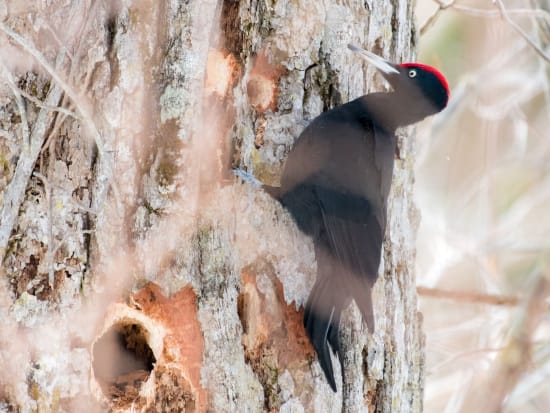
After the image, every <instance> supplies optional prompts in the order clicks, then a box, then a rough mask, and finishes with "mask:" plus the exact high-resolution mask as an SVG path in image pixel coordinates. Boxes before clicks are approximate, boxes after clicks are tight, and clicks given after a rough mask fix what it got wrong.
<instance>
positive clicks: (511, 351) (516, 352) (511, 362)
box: [478, 274, 550, 412]
mask: <svg viewBox="0 0 550 413" xmlns="http://www.w3.org/2000/svg"><path fill="white" fill-rule="evenodd" d="M549 287H550V286H549V283H548V280H547V278H546V277H545V275H544V274H541V275H540V277H539V278H538V279H537V280H536V281H535V282H534V283H533V285H532V287H531V290H530V292H529V295H528V297H527V300H526V301H524V306H525V307H524V308H523V309H522V311H521V312H520V314H519V316H518V319H517V322H516V324H515V326H514V327H513V328H512V332H511V334H510V338H509V340H508V343H507V344H506V346H505V347H504V349H503V351H502V352H501V353H500V354H499V356H498V358H497V359H496V360H495V365H494V367H493V369H492V372H491V374H490V375H489V377H490V378H491V379H490V380H489V381H488V383H487V385H486V386H487V387H486V390H487V391H485V392H482V393H478V394H480V397H481V398H482V399H483V401H482V400H480V402H481V403H480V404H479V405H480V406H483V405H485V408H484V409H483V410H482V411H485V412H500V411H502V407H503V403H504V401H505V399H506V396H507V395H508V394H509V393H510V392H511V391H512V390H513V389H514V388H515V387H516V384H517V383H518V381H519V380H520V379H521V377H522V376H523V374H524V372H525V371H526V370H527V369H528V367H529V364H530V362H531V350H532V340H531V339H532V337H533V335H534V333H535V331H536V328H537V327H538V325H539V323H540V321H541V320H542V318H543V314H544V312H545V307H547V306H548V304H547V302H546V297H547V295H548V290H549ZM478 390H479V389H478ZM481 394H483V395H482V396H481Z"/></svg>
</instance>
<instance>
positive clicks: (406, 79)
mask: <svg viewBox="0 0 550 413" xmlns="http://www.w3.org/2000/svg"><path fill="white" fill-rule="evenodd" d="M348 48H349V49H350V50H352V51H354V52H355V53H358V54H359V55H360V56H361V57H362V58H364V59H365V60H367V61H368V62H369V63H371V64H372V65H374V67H376V69H377V70H378V71H379V72H380V73H381V74H382V76H384V78H385V79H386V80H387V81H388V83H389V84H390V85H391V87H392V88H393V91H394V94H395V96H396V98H397V99H398V100H399V102H401V103H403V105H404V107H405V108H409V110H411V111H412V112H415V114H416V115H417V116H418V117H419V119H418V120H420V119H422V118H425V117H426V116H430V115H433V114H435V113H438V112H440V111H442V110H443V109H444V108H445V107H446V106H447V102H448V101H449V96H450V91H449V84H448V83H447V80H446V79H445V77H444V76H443V75H442V74H441V72H440V71H439V70H437V69H435V68H433V67H431V66H428V65H424V64H421V63H401V64H395V63H392V62H389V61H387V60H386V59H383V58H381V57H380V56H378V55H375V54H374V53H371V52H369V51H367V50H363V49H361V48H359V47H357V46H353V45H351V44H350V45H348Z"/></svg>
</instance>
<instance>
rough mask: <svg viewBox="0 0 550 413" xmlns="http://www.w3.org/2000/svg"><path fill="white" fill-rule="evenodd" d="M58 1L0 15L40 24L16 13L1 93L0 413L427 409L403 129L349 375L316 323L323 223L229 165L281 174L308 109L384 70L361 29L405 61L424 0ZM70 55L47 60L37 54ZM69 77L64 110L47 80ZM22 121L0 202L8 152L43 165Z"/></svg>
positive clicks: (409, 143) (348, 329) (354, 319)
mask: <svg viewBox="0 0 550 413" xmlns="http://www.w3.org/2000/svg"><path fill="white" fill-rule="evenodd" d="M50 3H52V4H51V5H49V7H46V6H45V5H44V6H43V8H42V6H40V5H38V6H22V5H21V4H19V3H18V2H8V3H7V5H6V6H5V10H4V11H2V10H1V9H2V8H1V7H0V13H4V14H3V15H4V23H3V26H2V27H3V28H4V29H7V30H13V31H14V32H16V33H18V34H19V35H20V36H22V37H23V38H24V39H27V40H28V41H29V44H27V45H22V44H21V43H18V42H17V39H15V38H14V37H13V36H11V37H10V36H8V35H9V33H8V32H7V30H4V32H5V33H8V35H6V36H5V37H6V39H7V38H8V37H10V41H9V43H8V42H7V41H5V42H4V46H3V51H4V54H6V53H8V52H9V53H11V56H12V57H13V58H12V60H11V61H9V63H5V65H6V68H5V69H6V70H8V71H9V72H10V73H11V75H12V76H13V77H14V78H15V79H16V82H14V84H15V86H16V87H15V89H10V88H6V87H4V88H3V89H2V90H1V91H0V92H1V95H2V101H1V104H2V108H1V113H2V117H1V120H2V128H3V129H4V133H2V134H1V135H0V149H1V150H2V152H1V158H0V159H1V160H2V163H1V164H0V167H2V168H3V170H4V175H3V176H1V177H0V196H1V198H0V200H2V201H1V202H3V204H2V217H4V216H5V215H4V213H5V212H8V209H10V210H12V209H13V208H16V209H17V211H18V214H17V220H16V222H15V223H14V224H12V225H11V226H12V227H10V225H9V224H8V223H7V221H4V219H3V220H2V222H1V223H0V234H1V233H5V232H7V233H8V234H10V236H9V239H7V238H6V239H7V243H6V246H5V250H4V251H2V256H3V257H4V261H3V266H2V279H3V282H2V289H1V291H2V295H1V296H0V304H1V306H2V312H3V318H4V319H5V320H6V321H5V322H3V324H2V330H3V331H2V334H1V335H0V349H1V353H0V371H2V372H3V373H2V377H0V383H1V384H2V386H1V388H2V389H4V390H0V410H2V409H4V410H8V411H9V410H10V409H11V410H13V411H32V410H37V409H38V410H39V411H85V410H86V411H91V410H92V409H97V410H98V411H101V410H104V409H105V408H111V409H113V410H114V411H130V409H140V410H143V411H163V412H165V411H189V412H193V411H196V412H203V411H215V412H225V411H227V412H235V411H250V412H256V411H281V412H301V411H307V412H310V411H311V412H327V411H343V412H359V411H366V410H365V409H367V408H368V411H376V412H390V411H391V412H415V411H421V410H422V392H423V378H424V370H423V368H424V356H423V348H424V337H423V333H422V331H421V318H420V315H419V313H418V312H417V308H416V307H417V306H416V292H415V288H414V272H413V268H414V236H415V231H416V224H417V221H418V218H417V212H416V210H415V208H414V205H413V202H412V183H413V176H412V164H413V158H414V140H413V138H412V137H411V134H410V130H407V131H403V132H402V134H401V135H400V137H399V151H398V152H399V153H398V154H396V156H397V160H396V171H395V176H394V183H393V189H392V193H391V195H390V203H389V205H390V207H389V225H388V230H387V234H386V242H385V244H384V250H383V265H382V267H381V268H380V277H379V281H378V282H377V283H376V285H375V288H374V290H373V291H374V292H373V297H374V303H375V317H376V324H377V331H376V332H375V333H374V334H373V333H372V332H367V331H366V328H365V326H363V324H362V321H361V316H360V314H359V311H358V309H357V308H356V306H355V305H352V306H351V307H350V308H349V309H348V310H347V312H346V316H345V317H344V322H343V326H342V329H341V338H342V345H343V347H344V351H345V354H346V358H345V360H343V364H344V381H343V383H342V384H343V385H342V386H341V387H339V391H338V393H337V394H334V393H333V392H332V391H330V388H329V386H328V384H327V383H326V381H325V378H324V376H323V374H322V371H321V369H320V367H319V365H318V363H317V361H316V356H315V353H314V351H313V349H312V347H311V345H310V344H309V342H308V340H307V337H306V336H305V332H304V329H303V327H302V321H301V318H302V305H303V304H304V302H305V300H306V299H307V295H308V293H309V289H310V288H311V286H312V284H313V281H314V278H315V271H316V268H315V266H316V264H315V259H314V254H313V248H312V243H311V240H309V239H308V238H307V237H306V236H305V235H303V234H301V233H300V232H299V230H298V229H297V228H296V226H295V225H294V223H293V222H292V219H291V218H290V216H289V215H288V213H287V212H286V211H284V210H283V209H282V208H281V206H280V205H278V204H277V203H276V202H275V201H273V200H272V199H271V198H270V197H269V196H268V195H266V194H264V193H262V192H261V191H260V190H258V189H257V188H254V187H251V186H248V185H246V184H243V183H240V182H237V180H236V179H235V178H234V177H233V176H232V174H231V173H230V172H229V170H230V168H231V167H240V168H245V169H247V170H248V171H250V172H252V173H254V174H255V176H256V177H257V178H258V179H260V180H262V181H263V182H265V183H269V184H277V181H278V177H279V176H280V173H281V168H282V165H283V162H284V159H285V156H286V154H287V153H288V151H289V150H290V149H291V147H292V144H293V142H294V140H295V139H296V138H297V137H298V135H299V134H300V132H301V131H302V130H303V128H304V127H305V126H306V125H307V123H308V122H309V121H310V120H311V119H313V118H314V117H315V116H317V115H318V114H319V113H321V112H322V111H323V110H327V109H329V108H331V107H334V106H335V105H338V104H341V103H344V102H347V101H349V100H351V99H353V98H355V97H358V96H360V95H362V94H364V93H367V92H370V91H373V90H375V89H380V88H382V87H384V86H383V84H382V82H381V81H380V79H379V78H376V79H375V78H374V70H373V68H370V67H368V66H367V65H366V64H365V63H364V62H363V61H361V60H359V59H357V58H356V57H355V56H353V55H352V54H351V53H349V52H348V50H347V48H346V45H347V43H350V42H353V43H356V44H360V45H362V46H363V47H365V48H367V49H369V50H372V51H374V52H376V53H379V54H381V55H383V56H385V57H389V58H391V59H392V60H395V61H405V60H410V59H411V57H412V54H413V52H414V41H415V28H414V24H413V22H412V18H413V10H412V5H411V4H409V3H408V2H406V1H404V0H393V1H389V2H387V1H371V2H359V3H358V2H348V1H343V2H342V1H336V0H324V1H316V0H315V1H314V0H301V1H292V0H286V1H283V0H281V1H265V0H264V1H254V0H241V1H231V0H225V1H213V0H209V1H204V0H201V1H199V0H188V1H172V2H153V1H145V0H143V1H138V0H124V1H120V2H118V3H117V4H116V6H115V5H112V4H111V2H109V1H105V2H78V1H73V2H61V1H53V2H50ZM33 7H34V8H33ZM29 49H34V50H35V51H38V52H39V53H40V56H42V57H43V59H44V61H43V62H42V61H41V60H40V59H39V58H37V57H36V56H34V58H33V59H34V60H33V59H30V58H29V56H30V55H32V53H31V50H29ZM56 58H57V61H58V63H59V62H60V63H59V64H58V65H57V66H55V64H52V63H51V65H52V66H55V70H56V73H57V77H52V75H51V73H50V72H49V71H48V70H47V68H46V67H44V64H43V63H44V62H54V61H55V60H56ZM17 88H19V89H21V90H23V92H25V94H24V95H21V94H20V93H19V94H20V95H21V96H22V97H21V96H19V97H20V98H21V99H26V105H25V106H26V107H21V105H18V102H20V100H18V99H17V93H18V89H17ZM57 88H60V89H61V90H62V91H63V97H62V98H61V101H60V102H59V105H60V106H62V107H63V108H65V109H66V110H65V111H64V112H59V111H55V110H53V109H54V108H52V106H53V105H55V104H57V103H55V102H54V103H52V100H51V99H49V98H48V97H47V96H51V93H53V92H54V91H55V90H57ZM14 92H15V94H14ZM27 95H31V96H32V97H34V98H35V101H36V99H38V100H44V99H46V100H45V103H47V105H48V106H44V105H42V106H39V105H37V104H36V102H35V103H32V101H30V100H29V98H28V97H25V96H27ZM14 96H16V97H14ZM67 110H70V111H71V112H72V113H71V112H67ZM23 115H25V116H23ZM41 116H42V117H41ZM24 119H28V124H29V130H30V131H31V133H30V135H31V136H33V131H35V130H36V131H38V132H40V134H38V133H37V134H38V135H40V136H37V137H36V139H37V140H36V141H35V140H34V139H35V138H34V137H33V142H34V144H35V145H36V142H38V143H40V146H41V151H39V153H37V154H34V155H33V154H31V155H30V157H31V158H32V157H35V158H36V159H33V160H32V162H31V165H32V170H29V171H28V174H30V173H31V172H33V174H32V175H27V176H30V177H29V178H28V181H27V182H25V185H24V187H23V188H22V190H23V191H24V196H21V197H20V201H19V204H17V202H15V204H14V203H13V202H11V201H10V205H7V204H6V202H5V200H6V199H7V195H6V194H9V193H10V190H11V191H12V192H13V191H16V189H17V188H15V189H14V188H13V187H12V185H13V184H14V182H15V176H16V172H15V171H17V168H23V167H26V168H27V169H29V166H25V165H26V164H25V165H24V164H23V163H22V162H27V164H28V162H29V160H28V159H27V158H29V154H28V153H27V152H24V151H25V150H26V149H25V139H24V138H25V127H24V125H23V123H24ZM44 125H45V126H46V127H45V128H44ZM39 128H43V131H42V129H39ZM31 144H32V143H31ZM31 147H32V145H31ZM19 185H20V184H19ZM20 190H21V189H20ZM10 199H18V198H17V197H12V198H10ZM334 365H335V367H336V370H337V371H336V377H337V378H339V377H340V375H339V374H340V373H339V371H338V367H337V365H338V363H337V360H336V359H335V360H334ZM83 409H84V410H83Z"/></svg>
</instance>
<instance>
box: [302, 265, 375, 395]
mask: <svg viewBox="0 0 550 413" xmlns="http://www.w3.org/2000/svg"><path fill="white" fill-rule="evenodd" d="M323 261H324V260H323ZM318 265H321V263H319V262H318ZM321 268H323V267H320V268H319V269H320V270H321ZM324 268H325V269H326V267H324ZM328 268H330V266H328ZM323 272H324V271H322V270H321V271H320V272H319V273H318V274H317V281H315V284H314V285H313V289H312V290H311V293H310V294H309V298H308V300H307V303H306V306H305V310H304V327H305V329H306V333H307V336H308V338H309V340H310V341H311V344H312V345H313V348H314V349H315V351H316V352H317V357H318V358H319V364H320V365H321V368H322V369H323V372H324V373H325V376H326V378H327V381H328V383H329V385H330V387H331V388H332V390H333V391H334V392H336V381H335V379H334V370H333V368H332V360H331V357H330V351H329V346H328V345H329V344H330V347H331V348H332V351H333V352H334V353H336V355H337V356H338V360H339V361H340V367H341V368H340V370H341V371H342V374H343V372H344V370H343V368H342V361H343V353H342V349H341V348H340V340H339V336H338V332H339V327H340V319H341V316H342V311H343V310H344V309H345V308H346V307H347V305H348V304H349V303H350V301H351V299H352V298H353V299H354V300H355V302H356V303H357V306H358V307H359V310H360V311H361V313H362V315H363V320H364V321H365V322H366V323H367V326H368V328H369V330H370V331H374V318H373V309H372V299H371V288H370V286H369V285H367V284H366V283H365V282H364V280H358V279H357V278H355V277H353V276H351V277H350V274H349V273H347V274H346V273H345V272H344V273H342V272H340V275H341V276H340V277H336V278H334V277H335V275H336V274H338V273H336V274H330V276H323V274H322V273H323ZM344 274H345V275H344ZM342 284H344V285H342Z"/></svg>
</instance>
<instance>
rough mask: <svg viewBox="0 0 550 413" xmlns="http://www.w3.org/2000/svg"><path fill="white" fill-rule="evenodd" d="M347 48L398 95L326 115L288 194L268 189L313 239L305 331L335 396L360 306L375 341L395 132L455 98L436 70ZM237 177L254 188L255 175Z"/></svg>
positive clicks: (289, 180) (294, 161)
mask: <svg viewBox="0 0 550 413" xmlns="http://www.w3.org/2000/svg"><path fill="white" fill-rule="evenodd" d="M348 48H349V49H350V50H351V51H352V52H355V53H356V54H357V55H359V56H360V57H362V58H364V59H365V60H367V62H368V63H369V64H372V65H373V66H374V67H375V68H376V69H377V70H378V72H380V73H381V75H382V76H383V77H384V78H385V79H386V81H387V82H388V83H389V85H390V87H391V90H390V91H388V92H374V93H369V94H366V95H363V96H361V97H359V98H357V99H355V100H352V101H350V102H348V103H345V104H342V105H340V106H337V107H335V108H333V109H331V110H328V111H326V112H323V113H321V114H320V115H319V116H318V117H316V118H315V119H313V120H312V121H311V122H310V124H309V125H308V126H307V127H306V128H305V129H304V131H303V132H302V133H301V134H300V136H299V137H298V138H297V140H296V141H295V143H294V145H293V147H292V149H291V150H290V151H289V153H288V156H287V159H286V161H285V163H284V166H283V171H282V175H281V180H280V186H279V187H275V186H269V185H263V184H261V183H260V185H261V186H262V188H263V189H264V190H265V191H266V192H268V193H269V194H270V195H271V196H272V197H273V198H275V199H277V200H278V201H279V202H280V203H281V204H282V206H283V207H284V208H286V209H287V210H288V211H289V212H290V214H291V216H292V217H293V219H294V221H295V222H296V224H297V226H298V228H299V229H300V230H301V231H303V232H304V233H305V234H307V235H309V236H310V237H311V238H312V239H313V244H314V250H315V258H316V261H317V276H316V280H315V283H314V285H313V288H312V290H311V292H310V294H309V297H308V299H307V302H306V304H305V308H304V317H303V324H304V327H305V331H306V334H307V336H308V338H309V340H310V342H311V344H312V345H313V348H314V349H315V351H316V353H317V357H318V360H319V364H320V366H321V368H322V370H323V372H324V375H325V377H326V380H327V382H328V384H329V385H330V387H331V389H332V390H333V391H334V392H336V391H337V388H336V380H335V378H334V370H333V366H332V359H331V356H330V350H329V345H330V347H331V349H332V351H333V352H334V353H335V354H336V355H337V357H338V360H339V362H340V365H342V360H343V354H342V349H341V346H340V341H339V335H338V332H339V326H340V319H341V314H342V311H343V310H344V309H345V308H346V307H347V306H348V305H349V304H350V302H351V300H355V302H356V304H357V306H358V307H359V309H360V311H361V314H362V317H363V320H364V321H365V322H366V324H367V328H368V330H369V331H371V332H374V331H375V320H374V313H373V304H372V298H371V290H372V287H373V285H374V283H375V282H376V280H377V277H378V269H379V266H380V260H381V253H382V244H383V241H384V234H385V230H386V223H387V200H388V194H389V191H390V186H391V182H392V175H393V168H394V154H395V152H396V149H397V138H396V134H395V132H396V129H397V128H399V127H402V126H407V125H411V124H414V123H417V122H419V121H421V120H423V119H424V118H426V117H428V116H430V115H434V114H436V113H438V112H440V111H442V110H443V109H444V108H445V107H446V106H447V103H448V101H449V98H450V91H449V85H448V83H447V80H446V79H445V77H444V76H443V75H442V74H441V72H440V71H438V70H437V69H435V68H433V67H431V66H428V65H425V64H422V63H400V64H396V63H392V62H390V61H388V60H386V59H384V58H382V57H380V56H378V55H376V54H374V53H372V52H369V51H367V50H364V49H362V48H360V47H357V46H355V45H352V44H349V45H348ZM237 175H240V176H241V177H242V178H245V179H247V178H250V176H246V175H247V173H246V172H244V173H237ZM248 175H249V174H248ZM256 182H257V183H258V182H259V181H256ZM341 371H342V374H343V369H341Z"/></svg>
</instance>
